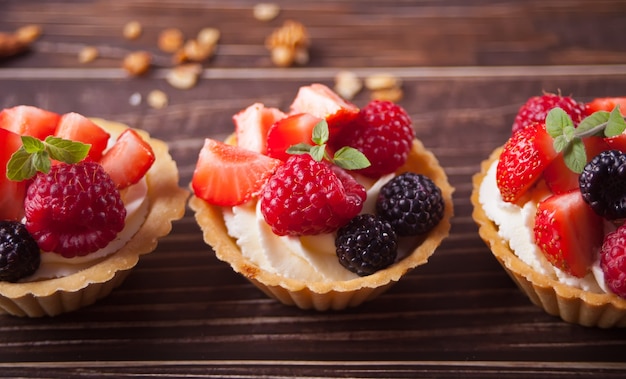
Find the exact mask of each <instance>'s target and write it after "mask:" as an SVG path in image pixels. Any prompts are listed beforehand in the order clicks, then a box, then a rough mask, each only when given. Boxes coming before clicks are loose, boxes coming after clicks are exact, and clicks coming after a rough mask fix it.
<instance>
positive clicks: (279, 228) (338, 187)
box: [260, 154, 366, 235]
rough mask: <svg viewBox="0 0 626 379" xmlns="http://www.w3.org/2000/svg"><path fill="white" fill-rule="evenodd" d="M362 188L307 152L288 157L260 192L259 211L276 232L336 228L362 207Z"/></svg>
mask: <svg viewBox="0 0 626 379" xmlns="http://www.w3.org/2000/svg"><path fill="white" fill-rule="evenodd" d="M365 197H366V193H365V188H363V186H362V185H360V184H359V183H358V182H357V181H356V180H354V178H352V176H350V175H349V174H348V173H346V172H345V171H344V170H343V169H341V168H339V167H337V166H334V165H332V164H330V163H328V162H326V161H321V162H318V161H316V160H314V159H313V157H312V156H311V155H309V154H300V155H294V156H291V157H290V158H289V159H288V160H287V162H285V163H284V164H283V165H282V166H280V167H279V168H278V169H277V170H276V173H274V175H272V176H271V178H270V179H269V181H268V182H267V184H266V185H265V187H264V188H263V190H262V191H261V194H260V201H261V212H262V213H263V216H264V217H265V221H266V222H267V223H268V224H269V225H270V226H271V228H272V231H273V232H274V234H277V235H312V234H320V233H328V232H332V231H335V230H337V229H338V228H339V227H340V226H343V225H344V224H346V223H347V222H348V221H349V220H350V219H351V218H352V217H354V216H356V215H357V214H358V213H359V212H360V211H361V208H362V207H363V202H364V201H365Z"/></svg>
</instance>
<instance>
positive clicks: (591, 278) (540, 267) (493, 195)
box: [478, 161, 608, 293]
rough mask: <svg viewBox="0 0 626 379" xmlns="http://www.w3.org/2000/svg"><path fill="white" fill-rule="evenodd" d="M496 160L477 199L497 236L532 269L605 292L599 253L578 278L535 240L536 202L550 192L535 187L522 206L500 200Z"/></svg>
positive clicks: (565, 282) (574, 285)
mask: <svg viewBox="0 0 626 379" xmlns="http://www.w3.org/2000/svg"><path fill="white" fill-rule="evenodd" d="M496 167H497V161H496V162H494V163H493V164H492V165H491V167H489V170H488V171H487V174H486V176H485V178H484V180H483V182H482V184H481V186H480V190H479V197H478V199H479V202H480V204H481V205H482V207H483V210H484V211H485V214H486V215H487V217H489V219H491V220H492V221H493V222H494V223H495V224H496V225H497V226H498V234H499V236H500V237H501V238H502V239H503V240H505V241H508V243H509V247H510V248H511V250H512V251H513V252H514V253H515V255H517V257H518V258H520V259H521V260H522V261H523V262H524V263H526V264H528V265H529V266H531V267H532V268H533V270H535V271H537V272H539V273H541V274H544V275H547V276H550V277H552V278H553V279H556V280H558V281H559V282H561V283H564V284H567V285H569V286H572V287H577V288H580V289H583V290H585V291H591V292H597V293H602V292H608V290H607V288H606V285H605V283H604V274H603V273H602V269H601V268H600V257H599V253H596V259H595V260H594V263H593V265H592V267H591V270H590V272H589V273H588V274H587V275H586V276H585V277H584V278H577V277H575V276H573V275H569V274H567V273H565V272H563V271H562V270H559V269H558V268H556V267H554V266H552V264H550V262H548V261H547V259H546V258H545V257H544V255H543V253H542V252H541V250H540V249H539V247H538V246H537V245H535V243H534V235H533V234H534V233H533V227H534V222H535V212H536V210H537V203H538V202H539V201H541V200H542V199H543V198H545V197H547V196H548V195H549V192H547V190H546V191H541V190H537V192H536V193H535V194H534V197H533V199H531V200H529V201H528V202H526V203H525V204H524V205H523V206H522V207H519V206H517V205H515V204H511V203H507V202H505V201H504V200H502V197H501V195H500V190H499V189H498V186H497V184H496Z"/></svg>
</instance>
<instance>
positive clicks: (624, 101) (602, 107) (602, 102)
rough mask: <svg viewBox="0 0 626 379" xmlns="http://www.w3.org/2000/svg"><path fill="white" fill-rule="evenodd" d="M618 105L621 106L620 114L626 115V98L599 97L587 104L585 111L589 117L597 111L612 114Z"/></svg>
mask: <svg viewBox="0 0 626 379" xmlns="http://www.w3.org/2000/svg"><path fill="white" fill-rule="evenodd" d="M616 105H619V106H620V108H619V109H620V112H621V113H622V114H623V115H626V97H598V98H595V99H593V100H591V101H590V102H588V103H587V104H585V110H586V112H587V114H588V115H590V114H592V113H594V112H597V111H607V112H610V111H612V110H613V108H615V106H616Z"/></svg>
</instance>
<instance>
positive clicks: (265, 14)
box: [252, 3, 280, 21]
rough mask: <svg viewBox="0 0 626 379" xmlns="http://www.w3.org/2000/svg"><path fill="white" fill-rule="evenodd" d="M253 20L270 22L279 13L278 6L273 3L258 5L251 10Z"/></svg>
mask: <svg viewBox="0 0 626 379" xmlns="http://www.w3.org/2000/svg"><path fill="white" fill-rule="evenodd" d="M252 12H253V15H254V18H255V19H257V20H259V21H271V20H273V19H275V18H276V17H277V16H278V14H279V13H280V6H279V5H278V4H274V3H259V4H257V5H255V6H254V8H252Z"/></svg>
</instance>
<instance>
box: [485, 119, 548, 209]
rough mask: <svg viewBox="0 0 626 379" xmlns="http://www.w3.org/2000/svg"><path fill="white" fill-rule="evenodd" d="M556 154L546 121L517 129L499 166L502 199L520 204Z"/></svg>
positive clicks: (506, 146)
mask: <svg viewBox="0 0 626 379" xmlns="http://www.w3.org/2000/svg"><path fill="white" fill-rule="evenodd" d="M555 156H556V151H555V150H554V148H553V146H552V137H550V135H549V134H548V132H547V131H546V128H545V124H542V123H541V124H535V125H532V126H528V127H526V128H523V129H519V130H517V131H516V132H515V133H513V135H512V136H511V138H509V140H508V141H507V142H506V143H505V144H504V147H503V150H502V154H501V155H500V159H499V161H498V166H497V169H496V180H497V185H498V188H499V189H500V193H501V195H502V199H503V200H504V201H506V202H510V203H517V202H518V201H520V200H521V199H522V198H523V196H524V194H525V193H526V191H527V190H528V189H529V188H530V187H532V186H533V185H534V184H535V183H536V182H537V180H538V179H539V178H541V177H542V173H543V171H544V169H545V168H546V167H547V166H548V164H549V163H550V162H552V160H553V159H554V157H555Z"/></svg>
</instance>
